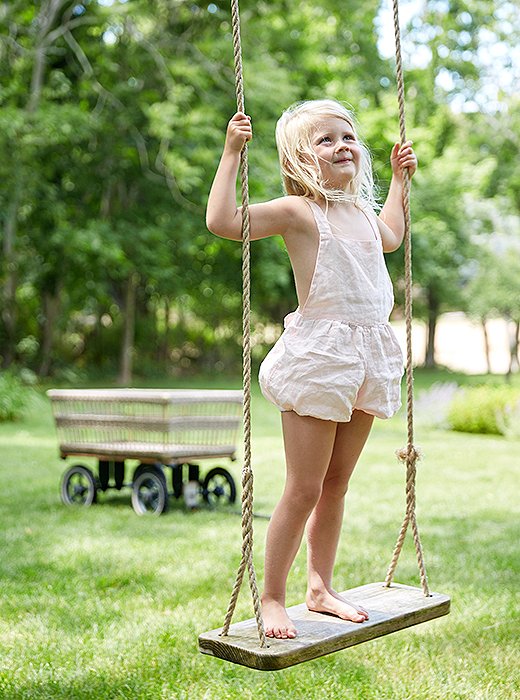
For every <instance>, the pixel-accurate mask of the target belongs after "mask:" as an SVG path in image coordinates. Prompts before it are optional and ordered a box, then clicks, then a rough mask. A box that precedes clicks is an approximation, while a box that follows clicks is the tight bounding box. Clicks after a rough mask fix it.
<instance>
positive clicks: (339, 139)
mask: <svg viewBox="0 0 520 700" xmlns="http://www.w3.org/2000/svg"><path fill="white" fill-rule="evenodd" d="M311 144H312V148H313V150H314V153H315V154H316V155H317V157H318V162H319V164H320V169H321V175H322V177H323V180H324V182H325V183H326V185H327V186H328V187H331V188H333V189H338V190H346V189H347V188H348V185H349V184H350V182H351V181H352V180H353V179H354V177H355V176H356V175H357V173H358V172H359V166H360V163H361V148H360V146H359V143H358V142H357V138H356V134H355V132H354V129H353V128H352V126H351V125H350V124H349V122H347V121H346V120H345V119H341V118H340V117H323V118H322V119H320V120H319V122H318V123H317V125H316V131H315V132H314V133H313V135H312V137H311Z"/></svg>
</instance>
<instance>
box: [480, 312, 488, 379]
mask: <svg viewBox="0 0 520 700" xmlns="http://www.w3.org/2000/svg"><path fill="white" fill-rule="evenodd" d="M480 323H481V325H482V332H483V333H484V352H485V355H486V366H487V373H488V374H491V350H490V347H489V333H488V330H487V326H486V319H485V318H481V319H480Z"/></svg>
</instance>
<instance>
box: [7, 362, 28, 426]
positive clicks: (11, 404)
mask: <svg viewBox="0 0 520 700" xmlns="http://www.w3.org/2000/svg"><path fill="white" fill-rule="evenodd" d="M30 396H31V390H30V389H29V388H28V387H27V386H26V385H25V383H24V382H23V381H22V379H21V378H20V377H19V376H17V375H16V374H13V373H12V372H3V373H2V374H0V422H6V421H14V420H19V419H20V418H22V416H24V415H25V412H26V410H27V408H28V406H29V400H30Z"/></svg>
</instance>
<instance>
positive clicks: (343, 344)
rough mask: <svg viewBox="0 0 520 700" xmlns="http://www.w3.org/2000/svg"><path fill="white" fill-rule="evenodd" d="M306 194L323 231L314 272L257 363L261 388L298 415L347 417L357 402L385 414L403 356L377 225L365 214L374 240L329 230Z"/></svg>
mask: <svg viewBox="0 0 520 700" xmlns="http://www.w3.org/2000/svg"><path fill="white" fill-rule="evenodd" d="M307 201H308V203H309V204H310V206H311V209H312V211H313V214H314V218H315V220H316V225H317V227H318V231H319V237H320V238H319V246H318V254H317V257H316V264H315V269H314V274H313V278H312V282H311V286H310V290H309V295H308V297H307V299H306V301H305V303H304V305H303V307H302V308H298V309H297V310H296V311H294V312H293V313H290V314H289V315H288V316H286V317H285V319H284V328H285V330H284V332H283V334H282V335H281V337H280V338H279V340H278V341H277V342H276V343H275V345H274V346H273V348H272V350H271V351H270V352H269V354H268V355H267V356H266V358H265V359H264V361H263V362H262V364H261V366H260V373H259V382H260V387H261V390H262V393H263V395H264V396H265V397H266V398H267V399H268V400H269V401H271V402H272V403H274V404H275V405H276V406H278V408H279V409H280V410H281V411H295V412H296V413H298V414H300V415H302V416H314V417H315V418H321V419H323V420H332V421H337V422H346V421H349V420H350V418H351V416H352V411H353V410H354V409H359V410H362V411H365V412H366V413H370V414H372V415H374V416H377V417H379V418H390V417H391V416H392V415H394V413H396V411H398V409H399V408H400V406H401V378H402V375H403V356H402V352H401V348H400V346H399V343H398V342H397V339H396V337H395V334H394V332H393V329H392V328H391V326H390V324H389V323H388V319H389V316H390V313H391V311H392V308H393V305H394V295H393V289H392V282H391V280H390V276H389V274H388V270H387V268H386V264H385V260H384V256H383V245H382V241H381V237H380V234H379V231H378V229H377V227H376V225H375V224H374V223H373V222H372V221H371V219H370V218H369V217H368V216H367V219H368V220H369V222H370V225H371V227H372V229H373V231H374V238H373V239H372V240H354V239H352V238H351V237H350V236H348V235H346V234H343V233H341V232H338V233H335V232H334V233H333V232H332V229H331V226H330V224H329V222H328V220H327V218H326V216H325V214H324V213H323V211H322V210H321V208H320V207H319V206H318V205H317V204H316V203H315V202H312V201H310V200H307Z"/></svg>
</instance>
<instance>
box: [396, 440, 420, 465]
mask: <svg viewBox="0 0 520 700" xmlns="http://www.w3.org/2000/svg"><path fill="white" fill-rule="evenodd" d="M395 456H396V457H397V459H398V460H399V461H400V462H402V463H403V464H406V463H407V462H410V463H411V464H413V465H414V464H415V463H416V462H418V461H419V460H420V459H422V453H421V451H420V450H419V449H418V448H416V447H415V446H414V445H411V446H410V447H401V448H400V449H399V450H396V451H395Z"/></svg>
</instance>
